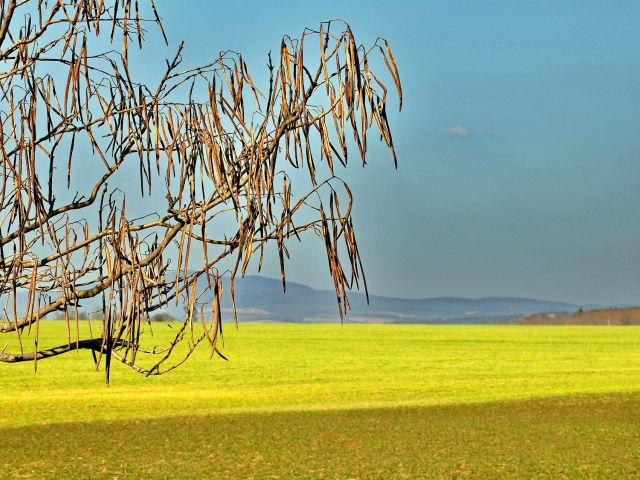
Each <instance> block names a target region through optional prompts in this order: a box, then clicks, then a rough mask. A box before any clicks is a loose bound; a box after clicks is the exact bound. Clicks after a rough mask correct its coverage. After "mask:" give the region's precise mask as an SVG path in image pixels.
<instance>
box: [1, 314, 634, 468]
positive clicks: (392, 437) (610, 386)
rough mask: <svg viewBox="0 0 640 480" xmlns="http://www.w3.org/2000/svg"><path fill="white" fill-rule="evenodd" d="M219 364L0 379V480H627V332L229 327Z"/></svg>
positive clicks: (72, 361) (19, 369)
mask: <svg viewBox="0 0 640 480" xmlns="http://www.w3.org/2000/svg"><path fill="white" fill-rule="evenodd" d="M64 328H65V327H64V325H63V324H62V323H54V322H46V323H43V327H42V333H43V334H45V335H43V337H42V339H41V344H42V346H47V345H52V344H53V343H54V342H53V338H52V337H53V334H54V333H56V332H58V333H59V332H61V331H63V330H64ZM83 328H86V325H85V326H83ZM166 333H167V332H163V331H162V329H160V328H159V327H157V331H156V335H159V336H160V337H161V336H162V335H166ZM47 335H49V338H45V337H46V336H47ZM3 346H4V345H2V346H0V348H1V347H3ZM11 348H13V349H15V345H14V344H10V345H9V346H8V347H7V350H9V349H11ZM224 353H225V354H226V355H227V356H228V357H229V359H230V361H229V362H225V361H223V360H219V359H218V360H214V361H209V360H208V352H207V351H206V349H203V350H202V351H201V352H197V354H196V355H194V357H193V358H192V359H191V360H190V361H189V362H188V363H186V364H185V365H184V366H183V367H181V368H180V369H178V370H177V371H175V372H173V373H172V374H168V375H166V376H161V377H157V378H149V379H145V378H143V377H141V376H140V375H139V374H136V373H135V372H132V371H130V370H129V369H127V368H126V367H124V366H122V365H116V366H115V368H114V370H113V372H112V384H111V386H109V387H107V386H105V385H104V378H103V375H102V374H96V373H95V372H94V371H93V367H92V362H91V360H90V354H89V353H88V352H80V353H78V354H76V353H71V354H67V355H64V356H61V357H57V358H55V359H51V360H47V361H42V362H39V364H38V373H37V374H33V365H32V364H20V365H0V435H1V437H0V438H1V439H2V440H1V444H0V445H1V448H2V452H3V453H2V455H1V456H0V478H52V479H53V478H120V479H122V478H567V479H573V478H603V479H610V478H637V477H640V459H639V458H638V455H639V452H640V413H639V412H640V408H639V407H640V328H638V327H515V326H496V327H485V326H482V327H480V326H477V327H476V326H465V327H462V326H451V327H444V326H437V327H428V326H398V325H345V326H340V325H293V324H241V325H240V328H239V331H237V332H236V331H235V330H233V328H231V326H229V328H227V329H226V335H225V348H224ZM119 447H123V448H122V449H121V448H119Z"/></svg>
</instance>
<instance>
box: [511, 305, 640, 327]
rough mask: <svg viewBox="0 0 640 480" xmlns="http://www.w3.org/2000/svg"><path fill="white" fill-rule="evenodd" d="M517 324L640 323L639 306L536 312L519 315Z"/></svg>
mask: <svg viewBox="0 0 640 480" xmlns="http://www.w3.org/2000/svg"><path fill="white" fill-rule="evenodd" d="M516 323H517V324H518V325H640V307H630V308H602V309H597V310H587V311H578V312H575V313H567V314H562V313H537V314H535V315H529V316H526V317H521V318H519V319H518V320H517V322H516Z"/></svg>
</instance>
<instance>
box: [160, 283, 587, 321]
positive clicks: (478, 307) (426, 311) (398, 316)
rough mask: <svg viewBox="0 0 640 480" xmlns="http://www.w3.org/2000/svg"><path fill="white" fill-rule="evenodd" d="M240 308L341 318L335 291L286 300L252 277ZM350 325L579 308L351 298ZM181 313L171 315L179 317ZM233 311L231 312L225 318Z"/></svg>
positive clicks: (244, 315) (241, 286) (292, 289)
mask: <svg viewBox="0 0 640 480" xmlns="http://www.w3.org/2000/svg"><path fill="white" fill-rule="evenodd" d="M229 290H230V289H229V286H228V281H227V283H225V284H224V291H225V295H224V298H223V306H227V307H228V306H229V305H230V300H229ZM235 291H236V306H237V308H238V319H239V320H240V321H259V320H266V321H276V322H334V321H336V318H337V317H338V309H337V303H336V297H335V294H334V292H333V291H331V290H316V289H313V288H311V287H308V286H306V285H303V284H300V283H295V282H287V291H286V294H285V293H284V292H283V290H282V282H281V281H280V280H276V279H272V278H265V277H260V276H254V275H248V276H246V277H244V278H237V279H236V287H235ZM349 300H350V302H351V310H350V311H349V313H348V315H347V317H346V320H347V321H348V322H351V323H510V322H513V321H514V320H515V319H516V318H519V317H521V316H523V315H531V314H533V313H541V312H545V313H547V312H574V311H576V310H578V309H579V308H580V306H578V305H574V304H570V303H563V302H551V301H545V300H536V299H531V298H514V297H487V298H477V299H471V298H458V297H436V298H423V299H407V298H395V297H383V296H377V295H371V296H370V297H369V304H367V301H366V297H365V295H364V294H362V293H359V292H352V293H350V294H349ZM181 312H182V307H179V308H172V309H171V310H170V311H167V313H170V314H172V315H179V314H180V313H181ZM228 312H229V310H227V313H228Z"/></svg>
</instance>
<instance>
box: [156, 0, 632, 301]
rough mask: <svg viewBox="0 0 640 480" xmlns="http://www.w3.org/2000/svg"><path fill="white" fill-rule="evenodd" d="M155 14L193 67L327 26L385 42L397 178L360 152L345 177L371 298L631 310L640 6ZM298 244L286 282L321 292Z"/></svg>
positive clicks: (256, 62) (313, 265)
mask: <svg viewBox="0 0 640 480" xmlns="http://www.w3.org/2000/svg"><path fill="white" fill-rule="evenodd" d="M158 8H159V10H160V14H161V16H162V17H163V19H164V22H165V27H166V29H167V32H168V34H169V39H170V44H171V45H173V46H175V45H177V43H178V42H179V40H185V44H186V53H185V57H188V58H189V60H190V61H192V62H193V63H203V62H205V61H206V60H207V59H210V58H211V57H212V56H213V55H215V54H216V53H218V52H219V51H220V50H225V49H234V50H237V51H239V52H241V53H242V54H243V55H244V56H245V58H246V60H247V62H248V63H249V65H250V67H252V68H253V69H254V70H255V71H257V70H260V69H261V68H263V66H264V65H265V63H266V54H267V52H268V51H269V49H273V50H275V51H277V48H278V45H279V40H280V38H281V37H282V35H284V34H291V35H295V36H298V35H299V34H300V32H301V31H302V29H303V28H304V27H305V26H310V27H315V26H317V25H318V24H319V22H320V21H323V20H327V19H331V18H337V17H339V18H342V19H344V20H346V21H348V22H349V23H350V24H351V26H352V28H353V31H354V33H355V35H356V39H357V40H358V41H359V42H362V43H365V44H368V43H371V42H373V41H374V40H375V39H376V37H377V36H384V37H386V38H387V39H388V40H389V41H390V43H391V45H392V47H393V49H394V53H395V56H396V59H397V61H398V64H399V68H400V74H401V77H402V81H403V87H404V90H405V108H404V109H403V111H402V113H401V114H396V113H394V114H392V116H391V121H392V128H393V130H394V135H395V142H396V144H397V151H398V155H399V168H398V170H397V171H394V170H393V166H392V163H391V162H390V161H389V159H388V157H387V155H386V153H385V152H384V150H383V149H382V148H374V149H372V151H371V154H370V166H369V167H367V168H366V169H364V170H362V169H360V168H358V167H357V166H356V167H355V168H352V169H350V170H349V171H348V172H347V173H346V174H345V175H346V177H347V178H348V179H349V181H350V184H351V186H352V189H353V191H354V194H355V196H356V205H355V220H356V226H357V228H358V232H359V235H360V237H359V243H360V245H361V250H362V254H363V257H364V261H365V269H366V272H367V279H368V281H369V285H370V290H371V291H372V292H373V293H376V294H389V295H394V296H408V297H431V296H439V295H456V296H472V297H477V296H502V295H520V296H533V297H542V298H549V299H557V300H567V301H573V302H580V303H637V302H638V301H639V300H640V208H639V207H640V189H639V188H638V187H639V186H640V182H639V179H640V28H638V22H639V21H640V3H638V2H625V1H618V2H611V3H607V2H594V1H562V2H558V1H554V2H552V1H544V2H543V1H537V2H536V1H531V2H513V1H482V2H480V1H423V2H399V1H396V2H388V1H385V2H375V1H367V2H360V1H353V2H334V1H326V2H299V1H298V2H278V3H275V2H252V1H245V2H226V4H224V6H220V3H218V2H210V1H193V0H192V1H189V2H168V1H166V2H158ZM254 75H255V74H254ZM314 247H320V245H319V244H318V245H312V246H302V247H298V248H294V249H293V253H294V258H293V261H292V262H291V263H290V264H289V268H288V275H289V278H290V279H291V280H296V281H301V282H304V283H307V284H310V285H312V286H316V287H326V286H329V285H330V284H329V282H328V280H329V278H328V276H327V267H326V260H324V259H322V258H321V257H318V256H317V255H314V254H313V252H314V251H315V250H314ZM320 248H321V247H320ZM265 273H266V274H269V275H273V276H276V275H277V267H276V261H274V262H272V263H271V262H270V263H268V264H267V267H266V270H265Z"/></svg>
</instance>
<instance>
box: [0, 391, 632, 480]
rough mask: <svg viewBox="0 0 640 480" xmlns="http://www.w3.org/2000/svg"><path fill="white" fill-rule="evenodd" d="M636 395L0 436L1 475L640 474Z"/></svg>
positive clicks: (64, 428)
mask: <svg viewBox="0 0 640 480" xmlns="http://www.w3.org/2000/svg"><path fill="white" fill-rule="evenodd" d="M639 412H640V395H638V394H628V395H606V396H576V397H565V398H555V399H542V400H526V401H518V402H508V403H507V402H505V403H496V404H472V405H453V406H442V407H419V408H396V409H370V410H344V411H331V412H294V413H268V414H264V413H263V414H238V415H220V416H216V415H212V416H187V417H173V418H163V419H155V420H146V421H136V420H126V421H104V422H93V423H75V424H58V425H46V426H31V427H26V428H19V429H18V428H15V429H5V430H2V431H0V435H1V438H2V442H1V452H2V453H1V455H2V456H1V459H0V466H1V468H2V470H1V472H0V477H1V478H12V479H13V478H15V479H19V478H38V479H40V478H50V479H61V478H65V479H72V478H83V479H84V478H92V479H101V478H109V479H114V478H119V479H124V478H127V479H141V478H144V479H147V478H167V479H180V478H216V479H243V478H244V479H250V478H256V479H257V478H259V479H262V478H265V479H266V478H290V479H304V478H309V479H324V478H336V479H347V478H351V479H365V478H376V479H377V478H380V479H388V478H394V479H402V478H410V479H414V478H416V479H418V478H447V479H448V478H451V479H454V478H483V479H484V478H486V479H495V478H526V479H529V478H536V479H545V478H548V479H582V478H599V479H600V478H601V479H626V478H629V479H632V478H640V413H639Z"/></svg>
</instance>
